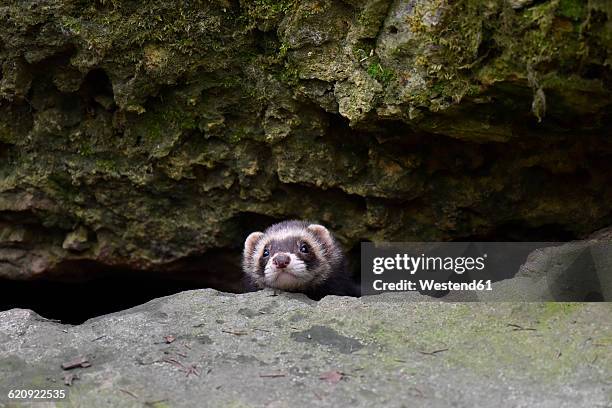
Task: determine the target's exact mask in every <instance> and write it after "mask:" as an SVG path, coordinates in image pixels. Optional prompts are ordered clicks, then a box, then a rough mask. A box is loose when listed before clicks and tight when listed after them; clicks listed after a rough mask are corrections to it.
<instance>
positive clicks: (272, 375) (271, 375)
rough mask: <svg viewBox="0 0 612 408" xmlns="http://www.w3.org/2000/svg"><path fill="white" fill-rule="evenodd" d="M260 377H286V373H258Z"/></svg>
mask: <svg viewBox="0 0 612 408" xmlns="http://www.w3.org/2000/svg"><path fill="white" fill-rule="evenodd" d="M259 376H260V377H261V378H278V377H286V376H287V373H271V374H259Z"/></svg>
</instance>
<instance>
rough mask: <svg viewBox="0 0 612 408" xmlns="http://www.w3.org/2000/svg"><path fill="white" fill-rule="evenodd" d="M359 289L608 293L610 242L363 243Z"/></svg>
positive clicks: (490, 295) (549, 296)
mask: <svg viewBox="0 0 612 408" xmlns="http://www.w3.org/2000/svg"><path fill="white" fill-rule="evenodd" d="M361 292H362V294H363V295H374V294H380V293H382V292H418V293H412V295H410V296H409V298H410V299H413V300H415V301H428V300H431V298H432V297H435V298H444V300H449V301H563V302H572V301H594V300H598V299H612V241H596V240H590V241H574V242H566V243H563V242H401V243H395V242H392V243H384V242H383V243H373V242H363V243H362V244H361ZM422 295H424V296H422ZM381 298H382V299H383V300H384V299H392V298H389V297H381Z"/></svg>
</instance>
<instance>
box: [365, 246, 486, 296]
mask: <svg viewBox="0 0 612 408" xmlns="http://www.w3.org/2000/svg"><path fill="white" fill-rule="evenodd" d="M486 258H487V254H484V255H482V256H478V257H473V256H457V257H452V256H446V257H442V256H426V255H425V254H421V255H420V256H417V257H414V256H410V255H408V254H405V253H404V254H395V256H388V257H375V258H374V259H373V261H372V272H373V273H374V274H375V275H382V274H383V273H385V272H389V271H394V272H403V273H408V274H409V275H416V274H418V273H419V272H439V273H447V274H448V273H454V274H457V275H462V274H464V273H465V272H470V271H477V272H481V271H484V269H485V266H486V265H485V260H486ZM372 289H374V290H375V291H423V292H429V291H449V290H462V291H474V290H492V287H491V280H490V279H487V280H484V279H472V280H470V281H467V282H453V281H452V280H451V279H445V280H444V281H442V282H441V281H440V277H437V279H433V278H431V277H429V279H417V280H409V279H399V280H391V281H385V280H383V279H375V280H374V282H372Z"/></svg>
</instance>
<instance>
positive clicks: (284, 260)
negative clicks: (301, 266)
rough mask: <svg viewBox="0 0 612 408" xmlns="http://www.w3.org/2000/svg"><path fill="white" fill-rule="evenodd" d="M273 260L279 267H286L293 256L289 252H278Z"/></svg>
mask: <svg viewBox="0 0 612 408" xmlns="http://www.w3.org/2000/svg"><path fill="white" fill-rule="evenodd" d="M272 261H273V262H274V265H275V266H276V267H277V268H286V267H287V265H289V262H291V258H289V255H287V254H278V255H276V256H275V257H274V259H272Z"/></svg>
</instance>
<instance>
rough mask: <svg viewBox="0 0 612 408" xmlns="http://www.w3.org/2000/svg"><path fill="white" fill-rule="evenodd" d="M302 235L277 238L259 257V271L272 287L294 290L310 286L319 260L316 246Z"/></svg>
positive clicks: (266, 246) (266, 245)
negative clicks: (314, 247)
mask: <svg viewBox="0 0 612 408" xmlns="http://www.w3.org/2000/svg"><path fill="white" fill-rule="evenodd" d="M304 238H305V237H300V236H289V237H286V238H280V239H278V238H273V239H270V240H269V241H267V242H265V243H264V245H263V249H262V252H261V255H260V256H259V262H258V263H259V265H258V266H259V270H263V272H264V274H263V279H264V282H265V284H266V286H268V287H275V288H278V289H283V290H293V289H298V288H300V287H303V286H305V285H307V284H308V282H310V281H311V280H312V279H313V278H314V276H313V275H314V274H313V271H315V270H316V268H317V266H318V263H319V261H318V260H317V257H316V256H315V254H314V253H313V250H314V249H313V244H312V242H309V239H304Z"/></svg>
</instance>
